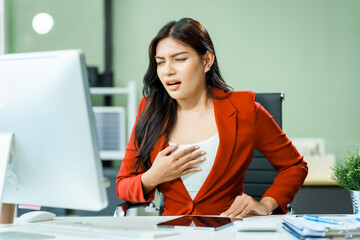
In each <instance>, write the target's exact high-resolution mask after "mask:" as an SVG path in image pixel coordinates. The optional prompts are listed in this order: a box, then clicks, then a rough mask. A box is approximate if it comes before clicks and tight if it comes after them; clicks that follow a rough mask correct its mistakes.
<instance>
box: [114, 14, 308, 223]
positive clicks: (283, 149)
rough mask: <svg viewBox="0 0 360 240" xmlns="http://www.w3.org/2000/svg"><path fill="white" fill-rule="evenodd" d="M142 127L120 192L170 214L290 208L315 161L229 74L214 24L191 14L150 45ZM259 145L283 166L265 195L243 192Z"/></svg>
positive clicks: (126, 164) (124, 169)
mask: <svg viewBox="0 0 360 240" xmlns="http://www.w3.org/2000/svg"><path fill="white" fill-rule="evenodd" d="M143 93H144V96H145V97H144V98H143V99H141V101H140V105H139V109H138V116H137V119H136V123H135V127H134V130H133V132H132V135H131V137H130V141H129V143H128V146H127V148H126V154H125V157H124V159H123V161H122V165H121V168H120V171H119V174H118V177H117V195H118V196H119V198H120V199H122V200H124V201H130V202H149V201H152V200H153V199H154V194H155V189H156V188H157V189H158V190H159V191H160V192H161V193H162V194H163V200H164V215H186V214H193V215H205V214H206V215H221V216H231V217H243V216H245V215H246V214H256V215H266V214H269V213H270V212H273V211H274V210H279V211H281V212H282V213H285V212H286V206H287V204H288V203H290V202H291V201H292V199H293V197H294V195H295V193H296V192H297V191H298V189H299V188H300V186H301V185H302V183H303V181H304V179H305V177H306V175H307V165H306V163H305V162H304V161H303V157H302V156H301V155H300V154H299V153H298V152H297V150H296V149H295V147H294V146H293V145H292V144H291V141H290V140H289V139H288V138H287V137H286V136H285V134H284V133H283V132H282V131H281V129H280V128H279V127H278V125H277V124H276V123H275V121H274V120H273V118H272V117H271V115H269V113H268V112H267V111H266V110H265V109H264V108H263V107H262V106H261V105H260V104H259V103H256V102H255V94H254V93H253V92H245V91H243V92H237V91H231V90H230V89H229V87H228V85H226V83H225V82H224V80H223V79H222V78H221V75H220V71H219V68H218V64H217V60H216V55H215V51H214V47H213V44H212V41H211V39H210V36H209V34H208V32H207V31H206V29H205V28H204V27H203V26H202V25H201V24H200V23H199V22H197V21H195V20H193V19H190V18H184V19H181V20H179V21H177V22H170V23H168V24H166V25H165V26H164V27H163V28H162V29H161V30H160V31H159V33H158V34H157V35H156V37H155V38H154V39H153V40H152V42H151V43H150V47H149V67H148V70H147V72H146V74H145V77H144V88H143ZM254 149H258V150H259V151H260V152H262V153H263V154H264V155H265V156H266V157H267V159H268V160H269V161H270V162H271V164H272V165H273V166H274V167H275V168H276V169H277V170H278V171H279V174H278V175H277V177H276V178H275V181H274V183H273V185H272V186H271V187H270V188H269V189H268V190H267V191H266V192H265V194H264V196H263V197H262V199H261V200H260V201H259V202H258V201H256V200H254V199H253V198H252V197H250V196H248V195H246V193H244V192H243V187H244V177H245V172H246V170H247V168H248V167H249V165H250V162H251V159H252V154H253V151H254Z"/></svg>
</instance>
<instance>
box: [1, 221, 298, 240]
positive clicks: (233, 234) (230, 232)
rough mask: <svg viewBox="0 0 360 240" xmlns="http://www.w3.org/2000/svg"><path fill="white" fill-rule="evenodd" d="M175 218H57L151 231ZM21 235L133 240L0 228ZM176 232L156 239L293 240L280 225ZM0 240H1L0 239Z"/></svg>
mask: <svg viewBox="0 0 360 240" xmlns="http://www.w3.org/2000/svg"><path fill="white" fill-rule="evenodd" d="M172 218H174V217H118V218H115V217H63V218H59V219H68V220H70V221H74V220H77V221H82V222H96V223H106V224H117V225H120V224H121V225H124V226H125V225H126V226H139V227H142V228H153V226H154V225H155V224H156V223H158V222H160V221H165V220H169V219H172ZM282 218H283V216H281V215H276V216H275V215H274V216H266V217H249V218H245V219H244V221H258V220H264V219H266V220H269V221H273V222H277V223H279V224H280V223H281V221H282ZM9 231H16V232H24V233H33V234H41V235H50V236H54V237H55V238H53V239H56V240H61V239H67V240H75V239H76V240H79V239H134V238H124V237H115V236H114V235H101V234H94V233H87V232H76V231H70V230H62V229H53V228H43V227H40V226H37V225H36V224H34V223H21V222H19V220H18V219H16V221H15V223H14V224H13V225H3V226H0V233H2V232H9ZM175 231H181V232H180V235H173V236H169V237H164V238H158V239H161V240H167V239H170V240H184V239H185V240H191V239H196V240H202V239H204V240H212V239H216V240H218V239H223V240H225V239H239V240H240V239H241V240H243V239H259V240H267V239H268V240H272V239H276V240H282V239H289V240H294V239H296V238H295V237H293V236H292V235H291V234H289V233H287V232H286V231H285V230H283V229H282V228H281V227H280V225H279V228H278V231H277V232H263V233H261V232H253V233H251V232H237V231H235V228H234V226H231V227H227V228H225V229H222V230H220V231H209V230H187V229H181V230H179V229H175ZM0 236H1V235H0ZM0 239H3V238H1V237H0ZM37 239H40V238H37Z"/></svg>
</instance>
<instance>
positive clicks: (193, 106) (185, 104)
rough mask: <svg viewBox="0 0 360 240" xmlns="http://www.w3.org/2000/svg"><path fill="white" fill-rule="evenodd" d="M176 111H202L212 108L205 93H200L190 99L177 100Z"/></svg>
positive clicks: (209, 99)
mask: <svg viewBox="0 0 360 240" xmlns="http://www.w3.org/2000/svg"><path fill="white" fill-rule="evenodd" d="M176 101H177V105H178V111H203V110H206V109H208V108H210V107H212V99H211V97H210V96H209V94H208V93H207V91H206V90H205V91H202V93H201V94H198V95H196V96H194V97H192V98H187V99H178V100H176Z"/></svg>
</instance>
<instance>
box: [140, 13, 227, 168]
mask: <svg viewBox="0 0 360 240" xmlns="http://www.w3.org/2000/svg"><path fill="white" fill-rule="evenodd" d="M167 37H172V38H173V39H175V40H177V41H179V42H181V43H183V44H185V45H187V46H189V47H192V48H193V49H194V50H195V51H196V52H197V54H198V55H199V56H204V54H205V53H206V51H210V52H211V53H213V54H214V56H215V61H214V63H213V65H212V66H211V69H210V71H208V72H207V73H206V90H207V92H208V94H209V95H210V96H211V97H214V98H217V96H215V94H214V93H213V91H212V90H213V88H219V89H223V90H224V91H225V92H227V91H230V87H229V86H228V85H227V84H226V83H225V81H224V80H223V79H222V77H221V75H220V71H219V67H218V63H217V60H216V55H215V50H214V46H213V44H212V41H211V39H210V36H209V34H208V32H207V30H206V29H205V28H204V27H203V26H202V25H201V24H200V23H199V22H198V21H196V20H194V19H191V18H183V19H180V20H179V21H177V22H176V21H172V22H169V23H168V24H166V25H165V26H164V27H163V28H161V29H160V31H159V32H158V34H157V35H156V36H155V38H154V39H153V40H152V41H151V43H150V46H149V67H148V69H147V71H146V74H145V76H144V88H143V95H144V96H145V97H146V98H147V103H146V105H145V108H144V110H143V112H142V113H141V115H140V116H139V120H138V122H137V124H136V127H135V140H134V141H135V146H136V148H137V152H138V158H137V160H136V162H135V164H134V168H136V171H137V170H138V168H139V166H140V164H142V165H143V166H144V167H145V168H146V169H149V168H150V167H151V162H150V154H151V151H152V149H153V148H154V146H155V144H156V142H157V141H158V140H159V139H160V137H161V136H162V135H164V134H165V142H164V144H163V147H164V146H165V143H166V142H167V141H168V136H169V133H170V132H171V131H172V129H173V126H174V124H175V122H176V118H177V102H176V101H175V100H174V99H172V98H171V97H170V96H169V94H168V93H167V92H166V90H165V88H164V87H163V85H162V83H161V81H160V79H159V77H158V75H157V64H156V61H155V55H156V47H157V45H158V43H159V42H160V41H161V40H162V39H164V38H167Z"/></svg>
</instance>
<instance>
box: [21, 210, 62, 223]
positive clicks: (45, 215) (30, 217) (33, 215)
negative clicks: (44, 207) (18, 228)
mask: <svg viewBox="0 0 360 240" xmlns="http://www.w3.org/2000/svg"><path fill="white" fill-rule="evenodd" d="M55 216H56V215H55V214H54V213H51V212H46V211H32V212H28V213H24V214H23V215H21V216H20V220H22V221H24V222H42V221H48V220H52V219H54V217H55Z"/></svg>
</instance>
